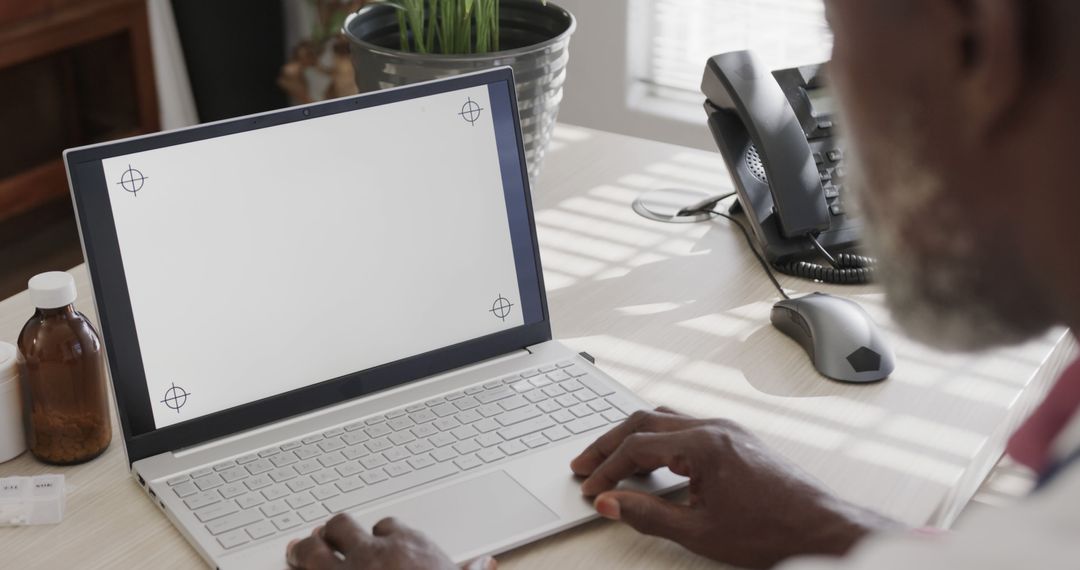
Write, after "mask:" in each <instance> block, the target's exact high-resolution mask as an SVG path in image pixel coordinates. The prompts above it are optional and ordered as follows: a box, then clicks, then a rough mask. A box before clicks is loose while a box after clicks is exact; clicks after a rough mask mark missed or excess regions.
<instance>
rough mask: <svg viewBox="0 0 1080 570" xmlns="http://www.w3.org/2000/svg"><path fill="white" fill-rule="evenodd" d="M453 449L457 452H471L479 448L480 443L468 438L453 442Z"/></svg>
mask: <svg viewBox="0 0 1080 570" xmlns="http://www.w3.org/2000/svg"><path fill="white" fill-rule="evenodd" d="M454 449H455V450H457V452H458V453H472V452H474V451H476V450H478V449H480V444H479V443H476V441H475V440H472V439H470V440H468V441H463V442H461V443H457V444H454Z"/></svg>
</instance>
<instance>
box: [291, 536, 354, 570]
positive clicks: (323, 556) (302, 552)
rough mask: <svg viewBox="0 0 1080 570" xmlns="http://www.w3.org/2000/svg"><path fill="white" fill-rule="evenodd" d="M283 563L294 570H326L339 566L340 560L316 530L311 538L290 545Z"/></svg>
mask: <svg viewBox="0 0 1080 570" xmlns="http://www.w3.org/2000/svg"><path fill="white" fill-rule="evenodd" d="M285 561H286V562H288V563H289V567H290V568H295V569H296V570H326V569H330V568H338V567H340V566H341V559H339V558H338V557H337V555H336V554H334V551H333V550H331V548H330V545H328V544H326V541H325V540H323V539H322V537H321V536H319V532H318V530H316V532H313V533H312V534H311V536H309V537H307V538H305V539H303V540H301V541H298V542H294V543H292V544H290V545H289V547H288V548H287V549H286V551H285Z"/></svg>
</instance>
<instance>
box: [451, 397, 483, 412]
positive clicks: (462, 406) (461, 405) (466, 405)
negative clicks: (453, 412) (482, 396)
mask: <svg viewBox="0 0 1080 570" xmlns="http://www.w3.org/2000/svg"><path fill="white" fill-rule="evenodd" d="M454 405H455V406H457V408H458V409H459V410H471V409H473V408H475V407H477V406H479V405H480V400H477V399H476V398H474V397H472V396H466V397H464V398H462V399H460V400H457V401H456V402H454Z"/></svg>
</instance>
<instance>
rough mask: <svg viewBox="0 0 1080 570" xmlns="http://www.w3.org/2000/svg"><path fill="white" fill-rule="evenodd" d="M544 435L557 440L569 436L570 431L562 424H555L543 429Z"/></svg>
mask: <svg viewBox="0 0 1080 570" xmlns="http://www.w3.org/2000/svg"><path fill="white" fill-rule="evenodd" d="M544 435H545V436H546V437H547V438H548V439H550V440H551V441H559V440H560V439H566V438H568V437H570V432H569V431H568V430H567V429H566V428H564V427H562V426H555V427H553V428H550V429H546V430H544Z"/></svg>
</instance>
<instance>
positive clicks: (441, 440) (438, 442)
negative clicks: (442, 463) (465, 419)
mask: <svg viewBox="0 0 1080 570" xmlns="http://www.w3.org/2000/svg"><path fill="white" fill-rule="evenodd" d="M428 441H429V442H431V445H434V446H435V447H445V446H447V445H450V444H451V443H454V442H456V441H457V438H456V437H454V435H453V434H451V433H445V432H444V433H437V434H435V435H433V436H431V437H429V438H428Z"/></svg>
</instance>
